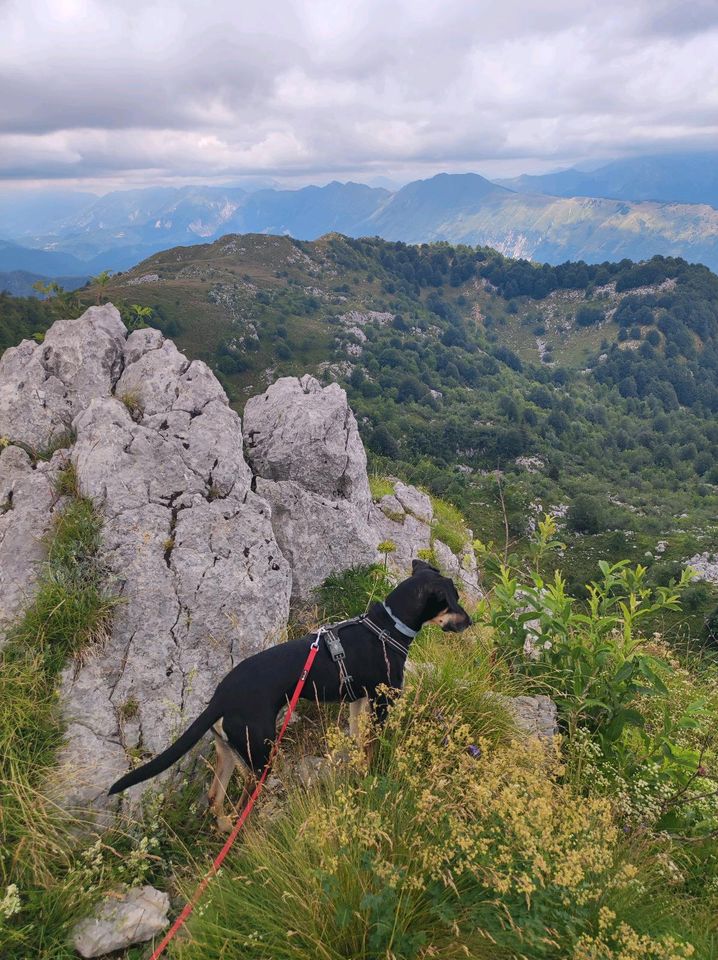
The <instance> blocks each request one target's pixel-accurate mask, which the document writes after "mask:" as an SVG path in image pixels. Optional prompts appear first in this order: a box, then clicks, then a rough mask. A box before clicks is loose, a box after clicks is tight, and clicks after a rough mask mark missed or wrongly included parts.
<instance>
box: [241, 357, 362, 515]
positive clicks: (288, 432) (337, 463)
mask: <svg viewBox="0 0 718 960" xmlns="http://www.w3.org/2000/svg"><path fill="white" fill-rule="evenodd" d="M244 435H245V440H246V443H247V455H248V457H249V460H250V463H251V465H252V468H253V470H254V472H255V473H256V474H257V475H258V476H260V477H263V478H264V479H265V480H294V481H296V482H298V483H300V484H301V485H302V487H304V489H305V490H309V491H311V492H312V493H318V494H320V495H322V496H329V497H332V498H333V499H341V500H347V501H349V502H350V503H354V504H356V505H357V506H358V507H360V508H362V509H366V510H368V509H369V503H370V500H371V496H370V493H369V481H368V478H367V471H366V453H365V452H364V445H363V443H362V442H361V438H360V436H359V431H358V429H357V424H356V420H355V419H354V414H353V413H352V411H351V410H350V408H349V404H348V402H347V395H346V393H345V392H344V390H342V388H341V387H340V386H339V385H338V384H336V383H332V384H330V385H329V386H328V387H322V386H321V384H320V383H319V381H318V380H315V378H314V377H312V376H309V375H308V374H306V375H305V376H303V377H302V378H301V379H297V377H281V378H280V379H279V380H277V381H276V383H273V384H272V386H271V387H269V388H268V389H267V390H266V391H265V392H264V393H263V394H261V396H259V397H252V398H251V399H250V400H248V401H247V406H246V407H245V411H244Z"/></svg>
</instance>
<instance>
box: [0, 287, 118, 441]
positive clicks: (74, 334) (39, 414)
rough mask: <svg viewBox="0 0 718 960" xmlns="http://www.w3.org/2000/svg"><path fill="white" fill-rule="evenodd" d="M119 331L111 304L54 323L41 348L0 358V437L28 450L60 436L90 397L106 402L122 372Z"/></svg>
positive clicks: (26, 347)
mask: <svg viewBox="0 0 718 960" xmlns="http://www.w3.org/2000/svg"><path fill="white" fill-rule="evenodd" d="M125 334H126V330H125V326H124V324H123V323H122V321H121V320H120V314H119V311H118V310H117V309H116V308H115V307H113V306H112V304H105V305H104V306H101V307H90V308H89V309H88V310H86V311H85V313H83V315H82V316H81V317H77V318H74V319H72V320H58V321H57V322H56V323H54V324H53V326H52V327H51V328H50V329H49V330H48V331H47V334H46V335H45V339H44V342H43V343H33V342H32V341H31V340H23V341H22V343H21V344H20V345H19V346H17V347H11V348H10V349H9V350H6V351H5V353H4V354H3V355H2V357H1V358H0V436H5V437H8V438H9V439H11V440H21V441H22V442H23V443H25V444H28V445H29V446H31V447H34V448H37V449H40V448H42V447H45V446H47V444H48V443H49V442H50V441H51V440H52V438H53V437H54V436H57V435H58V434H61V433H63V432H65V431H66V430H67V429H68V428H69V426H70V423H71V421H72V418H73V417H74V416H75V415H76V414H77V413H79V412H80V411H81V410H82V409H83V407H84V406H85V405H86V404H87V403H88V402H89V401H90V400H91V399H92V398H93V397H103V396H109V394H110V393H111V391H112V389H113V387H114V384H115V382H116V380H117V377H118V376H119V374H120V371H121V368H122V351H123V348H124V346H125Z"/></svg>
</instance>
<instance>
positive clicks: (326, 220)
mask: <svg viewBox="0 0 718 960" xmlns="http://www.w3.org/2000/svg"><path fill="white" fill-rule="evenodd" d="M390 197H391V194H390V193H389V191H388V190H383V189H381V188H379V187H367V186H366V185H365V184H363V183H351V182H349V183H338V182H337V181H336V180H334V181H332V183H328V184H327V185H326V186H325V187H303V188H302V189H301V190H281V191H280V190H260V191H258V192H257V193H253V194H252V195H251V196H250V197H248V198H247V200H246V202H245V203H244V204H243V206H242V207H241V208H240V209H239V210H238V211H237V213H236V215H235V216H234V217H233V218H232V220H231V221H230V222H229V224H228V225H229V226H231V227H232V229H233V230H236V231H237V232H239V233H275V234H288V235H289V236H292V237H296V238H297V239H299V240H315V239H316V238H317V237H320V236H322V234H324V233H331V232H332V231H335V232H337V233H353V232H354V231H355V229H356V226H357V224H359V223H361V222H363V221H364V220H366V219H367V218H368V217H370V216H371V215H372V214H373V213H374V212H375V211H376V210H377V209H379V208H380V207H381V205H382V204H383V203H384V202H385V201H386V200H388V199H389V198H390Z"/></svg>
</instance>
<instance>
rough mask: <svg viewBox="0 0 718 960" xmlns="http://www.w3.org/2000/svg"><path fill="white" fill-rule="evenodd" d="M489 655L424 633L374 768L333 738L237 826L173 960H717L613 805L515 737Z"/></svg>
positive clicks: (473, 639) (501, 678)
mask: <svg viewBox="0 0 718 960" xmlns="http://www.w3.org/2000/svg"><path fill="white" fill-rule="evenodd" d="M487 644H489V646H490V641H489V640H488V638H487V636H486V635H485V634H481V633H479V632H477V631H476V630H472V631H471V632H470V634H469V635H468V636H467V635H464V636H463V637H462V638H459V639H458V640H457V639H455V638H452V640H450V641H449V640H448V639H447V638H446V637H445V636H444V637H442V636H441V635H440V634H438V633H432V634H429V635H428V636H427V637H425V638H423V639H422V646H421V647H420V648H417V656H419V655H420V656H421V658H422V662H424V663H427V664H431V665H432V666H433V669H428V668H424V669H422V670H420V671H419V672H418V673H414V674H412V675H410V677H409V680H408V682H407V686H406V688H405V691H404V694H403V695H402V697H401V698H400V699H399V700H398V701H397V702H396V703H395V705H394V706H393V708H392V710H391V711H390V717H389V721H388V723H387V726H386V727H385V728H384V730H383V731H382V732H380V733H379V752H378V756H377V759H376V762H375V764H374V765H373V766H372V767H371V768H370V769H367V767H366V765H365V764H364V762H363V759H362V756H361V755H360V753H358V752H356V751H354V750H353V749H352V747H351V746H350V745H349V744H348V743H347V741H346V740H344V739H343V738H342V737H341V736H337V735H336V734H334V735H330V737H329V738H328V742H327V744H326V745H325V750H326V751H327V754H328V756H330V757H331V756H333V757H335V759H334V760H328V762H327V764H328V765H327V769H326V773H325V776H324V778H323V779H322V780H320V782H319V783H317V784H316V785H314V786H313V787H312V788H311V789H309V790H306V789H304V788H301V787H299V786H297V784H296V782H294V783H293V782H288V783H287V784H286V787H287V790H288V796H287V800H286V803H285V805H284V807H283V809H282V811H281V812H280V813H279V814H278V815H276V816H274V817H272V819H271V820H269V821H262V819H261V818H259V819H258V818H255V819H254V820H253V821H251V822H250V824H249V825H248V827H247V829H246V833H245V835H244V838H243V841H242V842H241V845H238V846H237V847H235V848H234V850H233V851H232V853H231V854H230V857H229V858H228V860H227V861H226V863H225V865H224V867H223V869H222V873H221V876H219V877H218V878H217V879H216V880H215V881H213V883H212V886H211V889H210V890H209V891H208V893H207V894H206V898H205V899H204V900H203V902H202V904H201V906H200V908H199V909H198V910H197V911H196V912H195V914H194V916H193V917H192V918H191V920H190V922H189V928H188V932H189V937H188V939H187V940H184V941H178V942H176V944H175V945H174V946H173V947H172V948H171V955H172V956H176V957H178V958H181V960H199V958H202V960H215V958H217V960H219V958H229V957H237V958H239V957H241V958H243V960H245V958H246V960H266V958H269V957H271V958H272V960H305V958H307V957H317V958H322V960H344V958H347V957H351V958H353V960H377V958H385V960H389V958H394V960H420V958H428V957H433V956H435V957H442V958H458V957H464V956H469V957H475V958H477V960H480V958H486V960H489V958H496V957H503V958H507V960H508V958H518V957H526V958H553V960H565V958H567V957H575V958H576V960H585V958H589V957H591V958H593V957H596V958H599V957H600V958H606V960H613V958H616V960H617V958H619V957H621V958H628V957H631V958H633V957H634V956H635V957H636V958H638V957H639V956H641V957H644V956H645V957H653V958H656V960H657V958H659V957H668V956H671V957H676V958H680V957H688V956H689V950H688V948H687V947H686V946H685V945H687V944H690V945H694V946H695V947H696V950H697V951H698V952H696V953H695V956H697V957H705V958H708V957H710V956H713V955H714V953H713V951H714V943H713V937H714V931H715V922H714V920H713V919H712V918H711V917H710V914H709V913H708V911H701V910H700V909H698V907H697V906H696V903H695V901H693V900H691V899H690V898H687V897H682V896H681V895H680V894H678V893H677V892H675V891H674V890H672V889H671V887H670V886H669V885H668V884H667V883H666V881H665V870H664V869H662V867H661V863H662V861H661V854H662V850H661V849H660V847H654V846H651V845H650V844H649V843H642V844H641V843H636V842H635V841H634V840H632V839H629V840H624V839H623V835H622V834H621V831H620V830H618V829H617V828H616V826H615V824H614V823H613V819H612V812H611V806H610V803H608V802H607V801H605V800H602V799H594V798H590V797H585V796H584V797H581V796H579V795H577V794H576V793H575V792H574V791H573V789H572V788H571V787H570V786H569V785H567V784H565V783H563V782H562V766H561V763H560V761H559V760H558V759H556V758H552V756H551V753H550V751H549V752H548V753H547V752H546V750H545V749H544V748H542V747H541V746H539V745H536V744H533V745H522V744H520V743H517V742H512V739H511V737H512V728H511V724H510V722H509V720H508V718H507V716H506V715H505V714H503V715H502V713H501V710H500V709H499V707H498V704H497V700H496V697H495V693H496V691H501V690H507V689H508V690H512V689H513V691H514V692H516V690H515V686H514V687H512V681H511V679H510V677H509V676H508V674H507V672H506V671H505V669H504V668H503V667H502V665H501V664H500V663H499V664H493V663H492V660H491V658H490V657H489V656H487V654H488V652H489V647H488V646H487ZM338 747H341V748H343V749H342V750H340V751H339V752H338V753H336V752H335V753H332V751H333V750H334V751H336V750H337V748H338ZM477 748H478V750H477ZM478 751H480V754H479V752H478ZM347 755H348V759H347ZM339 757H343V759H342V760H340V759H339ZM569 863H570V864H571V866H570V867H569V866H568V864H569ZM637 877H639V878H640V882H639V881H638V880H637V879H636V878H637ZM609 911H610V912H609ZM621 924H624V925H626V926H623V927H622V926H621ZM631 937H633V938H635V937H641V938H643V944H644V947H645V952H644V953H640V954H639V953H636V954H632V953H630V952H628V948H627V947H626V943H627V942H628V941H629V940H630V938H631ZM668 938H673V939H674V941H675V943H674V944H671V941H670V940H669V939H668ZM593 939H596V941H597V942H596V946H595V949H596V952H590V949H589V940H593ZM599 947H600V950H599ZM624 948H625V952H621V951H622V950H623V949H624ZM661 951H665V952H661Z"/></svg>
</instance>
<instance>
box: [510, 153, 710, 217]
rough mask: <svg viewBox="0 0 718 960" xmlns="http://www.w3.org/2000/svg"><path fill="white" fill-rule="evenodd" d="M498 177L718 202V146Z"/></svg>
mask: <svg viewBox="0 0 718 960" xmlns="http://www.w3.org/2000/svg"><path fill="white" fill-rule="evenodd" d="M497 183H500V184H502V185H503V186H505V187H509V188H511V189H512V190H518V191H520V192H521V193H542V194H549V195H551V196H554V197H608V198H612V199H616V200H636V201H640V200H657V201H659V202H661V203H707V204H709V205H710V206H712V207H716V208H718V151H717V152H713V153H694V154H670V155H666V156H655V157H632V158H629V159H626V160H614V161H612V162H611V163H607V164H606V165H605V166H602V167H599V168H598V169H596V170H593V171H591V172H590V173H587V172H584V171H581V170H577V169H575V168H572V169H570V170H562V171H560V172H558V173H548V174H544V175H543V176H526V175H525V176H521V177H516V178H515V179H513V180H498V181H497Z"/></svg>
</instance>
